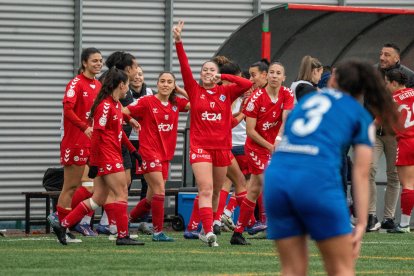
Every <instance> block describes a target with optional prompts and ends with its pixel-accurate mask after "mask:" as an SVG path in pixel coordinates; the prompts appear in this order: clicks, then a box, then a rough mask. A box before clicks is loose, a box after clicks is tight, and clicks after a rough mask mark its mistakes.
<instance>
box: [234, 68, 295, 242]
mask: <svg viewBox="0 0 414 276" xmlns="http://www.w3.org/2000/svg"><path fill="white" fill-rule="evenodd" d="M285 79H286V76H285V68H284V67H283V65H282V64H281V63H278V62H274V63H272V64H271V65H270V66H269V71H268V73H267V83H268V84H267V85H266V86H265V87H264V88H258V89H256V90H255V91H253V93H252V95H251V96H250V98H249V99H248V101H247V105H246V106H245V108H244V110H243V113H244V114H245V115H246V132H247V139H246V145H245V151H246V155H247V158H248V159H247V162H248V167H249V173H250V174H251V176H250V183H249V185H248V187H247V195H246V198H245V199H244V200H243V202H242V204H241V206H240V217H239V219H238V221H237V226H236V229H235V230H234V233H233V236H232V238H231V240H230V243H231V244H233V245H247V244H248V243H247V242H246V240H245V239H244V237H243V235H242V233H243V231H244V228H245V227H246V226H247V225H248V223H249V220H250V218H251V216H252V215H253V212H254V208H255V206H256V201H257V199H258V198H259V196H260V194H261V192H262V186H263V172H264V170H265V168H266V167H267V165H268V162H269V160H270V155H271V154H272V153H273V151H274V150H275V147H276V145H277V143H279V139H281V136H278V135H281V133H283V125H284V122H285V120H286V116H287V112H288V111H289V110H290V109H292V108H293V93H292V91H291V90H290V89H289V88H287V87H284V86H283V85H282V83H283V82H284V81H285ZM265 229H266V226H262V227H261V230H262V231H263V230H265Z"/></svg>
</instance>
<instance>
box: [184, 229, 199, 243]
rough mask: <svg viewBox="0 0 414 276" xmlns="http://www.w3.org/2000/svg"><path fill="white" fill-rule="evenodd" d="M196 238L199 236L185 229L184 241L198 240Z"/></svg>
mask: <svg viewBox="0 0 414 276" xmlns="http://www.w3.org/2000/svg"><path fill="white" fill-rule="evenodd" d="M198 236H199V233H198V232H197V231H196V230H194V231H189V230H187V229H185V232H184V239H186V240H198Z"/></svg>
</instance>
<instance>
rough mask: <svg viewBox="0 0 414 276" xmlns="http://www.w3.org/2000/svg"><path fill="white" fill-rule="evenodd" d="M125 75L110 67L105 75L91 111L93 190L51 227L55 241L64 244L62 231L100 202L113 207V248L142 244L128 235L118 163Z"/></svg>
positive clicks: (123, 137) (124, 138)
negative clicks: (91, 193)
mask: <svg viewBox="0 0 414 276" xmlns="http://www.w3.org/2000/svg"><path fill="white" fill-rule="evenodd" d="M128 89H129V87H128V76H127V75H126V73H125V72H123V71H122V70H119V69H116V68H112V69H110V70H109V72H108V73H107V75H106V77H105V80H104V82H103V85H102V89H101V90H100V92H99V94H98V96H97V97H96V99H95V101H94V103H93V106H92V108H91V112H90V117H91V118H93V134H92V141H91V156H90V165H91V169H90V172H92V171H94V172H95V174H97V176H98V177H96V178H95V180H94V185H95V191H94V194H93V195H92V197H91V198H89V199H86V200H84V201H82V202H81V203H80V204H78V206H76V208H75V209H73V210H72V211H71V212H70V213H69V214H68V215H67V216H66V217H65V218H64V219H63V220H62V221H61V224H60V225H59V226H53V230H54V232H55V234H56V236H57V237H58V240H59V242H60V243H62V244H63V245H66V237H65V233H66V228H68V227H71V226H73V225H75V224H76V223H77V222H78V221H79V220H80V219H81V218H82V217H83V216H84V215H86V214H87V213H89V212H90V211H92V210H95V209H96V208H98V207H99V206H102V205H103V204H104V203H106V205H109V204H111V205H113V206H112V208H113V209H114V214H115V220H116V224H117V227H118V238H117V240H116V244H117V245H143V244H144V243H143V242H140V241H137V240H133V239H131V238H129V235H128V215H127V208H128V204H127V202H126V201H125V198H124V194H125V191H123V190H124V189H126V188H127V184H126V178H125V171H124V167H123V164H122V153H121V143H122V142H124V141H127V140H128V138H127V136H126V135H125V133H124V132H123V130H122V124H123V114H122V105H121V103H120V102H119V99H120V98H124V97H125V95H126V92H127V91H128ZM109 191H111V192H112V193H113V194H114V195H115V199H114V201H113V202H111V203H108V202H107V201H108V200H107V197H108V194H109Z"/></svg>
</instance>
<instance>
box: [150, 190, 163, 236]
mask: <svg viewBox="0 0 414 276" xmlns="http://www.w3.org/2000/svg"><path fill="white" fill-rule="evenodd" d="M164 198H165V196H164V195H162V194H155V195H154V196H153V197H152V202H151V208H152V224H153V225H154V232H155V233H158V232H161V231H162V228H163V226H164Z"/></svg>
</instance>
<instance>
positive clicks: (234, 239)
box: [230, 232, 251, 245]
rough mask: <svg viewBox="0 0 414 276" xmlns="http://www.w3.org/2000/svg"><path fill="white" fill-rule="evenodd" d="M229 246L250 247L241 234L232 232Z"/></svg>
mask: <svg viewBox="0 0 414 276" xmlns="http://www.w3.org/2000/svg"><path fill="white" fill-rule="evenodd" d="M230 244H231V245H251V243H250V242H247V241H246V239H245V238H244V237H243V235H242V234H241V233H237V232H234V233H233V236H231V239H230Z"/></svg>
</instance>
